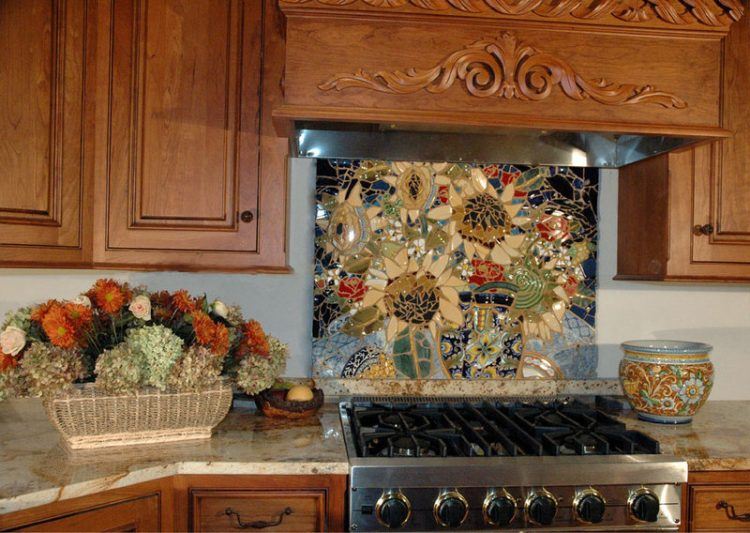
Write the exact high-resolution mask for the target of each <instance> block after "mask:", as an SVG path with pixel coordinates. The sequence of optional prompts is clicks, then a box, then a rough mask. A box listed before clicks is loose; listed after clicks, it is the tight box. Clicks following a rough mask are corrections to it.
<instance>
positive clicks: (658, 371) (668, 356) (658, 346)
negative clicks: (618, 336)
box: [620, 340, 714, 424]
mask: <svg viewBox="0 0 750 533" xmlns="http://www.w3.org/2000/svg"><path fill="white" fill-rule="evenodd" d="M622 349H623V351H624V352H625V356H624V357H623V358H622V361H621V362H620V381H621V383H622V388H623V391H624V392H625V396H626V397H627V398H628V401H629V402H630V404H631V405H632V406H633V409H634V410H635V411H636V412H637V413H638V417H639V418H640V419H642V420H646V421H649V422H659V423H662V424H685V423H688V422H690V421H691V420H692V418H693V415H694V414H695V413H696V412H697V411H698V409H700V407H701V406H702V405H703V404H704V403H705V402H706V400H707V399H708V395H709V394H710V393H711V387H712V386H713V382H714V367H713V364H712V363H711V361H710V360H709V358H708V354H709V352H710V351H711V350H712V347H711V346H709V345H708V344H704V343H701V342H685V341H665V340H640V341H628V342H624V343H622Z"/></svg>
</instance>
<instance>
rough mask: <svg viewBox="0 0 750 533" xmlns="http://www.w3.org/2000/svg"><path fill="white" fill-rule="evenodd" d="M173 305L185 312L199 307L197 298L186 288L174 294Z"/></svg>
mask: <svg viewBox="0 0 750 533" xmlns="http://www.w3.org/2000/svg"><path fill="white" fill-rule="evenodd" d="M172 305H173V306H174V307H175V308H176V309H178V310H180V311H182V312H183V313H192V312H193V311H195V310H196V309H197V305H196V302H195V300H194V299H193V298H192V297H191V296H190V293H189V292H188V291H186V290H184V289H183V290H181V291H177V292H176V293H174V294H173V295H172Z"/></svg>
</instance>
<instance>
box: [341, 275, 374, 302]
mask: <svg viewBox="0 0 750 533" xmlns="http://www.w3.org/2000/svg"><path fill="white" fill-rule="evenodd" d="M366 293H367V287H366V286H365V282H364V281H362V278H357V277H354V276H351V277H348V278H344V279H342V280H341V281H340V282H339V289H338V295H339V296H341V297H342V298H346V299H347V300H352V301H353V302H359V301H361V300H362V299H363V298H364V297H365V294H366Z"/></svg>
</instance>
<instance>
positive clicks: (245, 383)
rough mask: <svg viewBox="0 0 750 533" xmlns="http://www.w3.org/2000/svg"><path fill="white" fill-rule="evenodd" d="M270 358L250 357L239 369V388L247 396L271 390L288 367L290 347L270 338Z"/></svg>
mask: <svg viewBox="0 0 750 533" xmlns="http://www.w3.org/2000/svg"><path fill="white" fill-rule="evenodd" d="M268 346H269V348H270V351H269V354H268V357H262V356H259V355H249V356H247V357H245V358H243V359H242V361H240V364H239V367H238V368H237V386H239V387H240V388H241V389H242V390H244V391H245V392H246V393H247V394H250V395H253V394H258V393H259V392H261V391H264V390H266V389H268V388H270V387H271V386H272V385H273V382H274V381H275V380H276V378H277V377H279V376H280V375H281V373H282V372H283V371H284V368H285V366H286V356H287V354H288V353H289V347H288V346H287V345H286V344H284V343H283V342H281V341H280V340H279V339H277V338H275V337H271V336H270V335H269V336H268Z"/></svg>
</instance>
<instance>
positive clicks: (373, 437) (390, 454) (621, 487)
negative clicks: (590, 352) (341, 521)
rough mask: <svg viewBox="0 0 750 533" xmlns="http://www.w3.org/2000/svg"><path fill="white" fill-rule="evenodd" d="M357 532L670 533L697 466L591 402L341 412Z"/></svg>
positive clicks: (359, 404)
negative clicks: (691, 468) (597, 532)
mask: <svg viewBox="0 0 750 533" xmlns="http://www.w3.org/2000/svg"><path fill="white" fill-rule="evenodd" d="M340 413H341V419H342V425H343V429H344V435H345V441H346V446H347V452H348V454H349V463H350V476H349V527H350V529H351V530H357V531H376V530H385V529H403V530H411V531H429V530H435V529H442V528H459V529H472V530H476V529H497V528H507V529H510V530H513V529H524V530H525V529H554V530H569V531H578V530H582V529H587V528H588V529H601V528H602V527H606V528H607V529H609V530H640V529H646V530H650V531H651V530H670V531H674V530H677V529H678V528H679V523H680V497H681V490H682V487H681V485H682V484H683V483H685V482H686V481H687V463H686V462H685V461H682V460H680V459H678V458H676V457H671V456H667V455H662V454H660V449H659V443H658V442H657V441H656V440H654V439H652V438H651V437H649V436H648V435H646V434H644V433H641V432H638V431H633V430H629V429H627V427H626V425H625V424H623V423H622V422H620V421H618V420H616V419H615V418H613V417H612V416H610V415H607V414H606V413H604V412H603V411H601V410H598V409H595V408H593V407H591V406H589V405H587V404H584V403H582V402H580V401H575V400H569V401H560V400H555V401H548V402H542V401H537V402H530V403H527V402H520V401H515V402H508V401H501V400H498V399H481V400H466V399H451V400H441V401H437V400H435V401H422V400H417V399H415V400H413V401H410V402H406V401H383V400H382V399H381V400H379V401H376V400H374V399H361V400H355V401H352V402H344V403H342V404H341V405H340Z"/></svg>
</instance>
